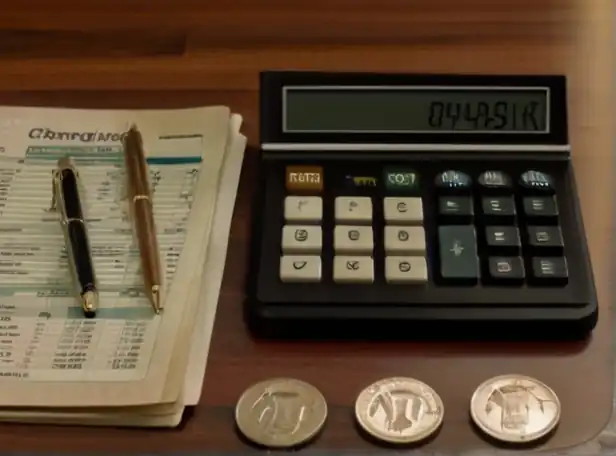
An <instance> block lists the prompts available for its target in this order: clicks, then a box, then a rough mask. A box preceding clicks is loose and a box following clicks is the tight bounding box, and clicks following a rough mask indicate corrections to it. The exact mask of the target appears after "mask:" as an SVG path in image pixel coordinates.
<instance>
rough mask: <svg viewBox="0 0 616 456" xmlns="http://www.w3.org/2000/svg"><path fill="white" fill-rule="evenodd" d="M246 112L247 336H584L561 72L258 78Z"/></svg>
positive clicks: (582, 268)
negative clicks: (253, 168) (249, 144)
mask: <svg viewBox="0 0 616 456" xmlns="http://www.w3.org/2000/svg"><path fill="white" fill-rule="evenodd" d="M260 109H261V111H260V116H261V120H260V134H261V138H260V139H261V144H260V154H261V159H260V172H259V175H260V179H259V188H258V192H257V193H256V195H255V198H256V200H255V205H254V207H255V211H254V213H255V215H254V221H253V232H252V261H251V265H250V276H249V280H248V283H249V285H248V293H247V299H246V302H245V312H244V313H245V317H246V318H245V319H246V322H247V324H248V327H249V328H250V329H251V331H252V332H253V333H254V334H255V335H257V336H260V337H266V338H302V339H305V338H308V339H321V338H328V339H330V338H335V339H338V338H340V339H342V338H355V339H362V340H378V339H391V338H393V339H424V338H436V339H449V338H454V339H478V340H479V339H501V338H505V339H510V338H513V339H521V340H552V339H573V340H575V339H584V338H586V337H587V336H588V335H589V334H590V333H591V331H592V330H593V328H594V326H595V324H596V322H597V318H598V309H597V298H596V292H595V288H594V282H593V276H592V270H591V265H590V261H589V255H588V251H587V245H586V237H585V234H584V227H583V223H582V217H581V211H580V207H579V202H578V197H577V191H576V186H575V181H574V172H573V167H572V163H571V147H570V145H569V140H568V130H567V92H566V79H565V77H564V76H558V75H532V76H530V75H529V76H524V75H510V76H507V75H438V74H423V75H420V74H377V73H328V72H302V71H269V72H264V73H262V74H261V77H260Z"/></svg>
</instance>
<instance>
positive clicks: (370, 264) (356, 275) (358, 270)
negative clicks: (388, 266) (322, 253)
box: [334, 256, 374, 283]
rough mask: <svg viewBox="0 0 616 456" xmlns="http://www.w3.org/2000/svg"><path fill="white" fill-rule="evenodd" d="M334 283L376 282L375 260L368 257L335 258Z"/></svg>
mask: <svg viewBox="0 0 616 456" xmlns="http://www.w3.org/2000/svg"><path fill="white" fill-rule="evenodd" d="M334 282H336V283H372V282H374V260H373V259H372V257H367V256H336V257H334Z"/></svg>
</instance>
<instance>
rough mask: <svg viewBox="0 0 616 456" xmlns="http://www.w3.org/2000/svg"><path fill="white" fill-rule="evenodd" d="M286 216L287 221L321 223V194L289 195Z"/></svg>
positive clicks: (285, 209)
mask: <svg viewBox="0 0 616 456" xmlns="http://www.w3.org/2000/svg"><path fill="white" fill-rule="evenodd" d="M284 218H285V220H286V221H287V223H294V222H295V223H319V222H320V221H321V219H322V218H323V200H322V199H321V197H319V196H287V197H286V198H285V199H284Z"/></svg>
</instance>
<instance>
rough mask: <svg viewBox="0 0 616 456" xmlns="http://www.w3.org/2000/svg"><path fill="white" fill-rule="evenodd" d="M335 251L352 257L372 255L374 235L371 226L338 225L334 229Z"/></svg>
mask: <svg viewBox="0 0 616 456" xmlns="http://www.w3.org/2000/svg"><path fill="white" fill-rule="evenodd" d="M334 250H335V251H336V253H346V254H350V255H361V254H367V255H371V254H372V250H374V235H373V233H372V227H371V226H348V225H338V226H336V228H335V229H334Z"/></svg>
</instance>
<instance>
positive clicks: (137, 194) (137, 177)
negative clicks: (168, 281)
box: [123, 125, 163, 314]
mask: <svg viewBox="0 0 616 456" xmlns="http://www.w3.org/2000/svg"><path fill="white" fill-rule="evenodd" d="M123 144H124V163H125V166H126V178H127V182H126V185H127V196H128V203H129V204H130V208H131V216H132V219H133V225H134V228H135V235H136V237H137V242H138V244H139V253H140V255H141V273H142V275H143V282H144V286H145V293H146V295H147V296H148V298H149V299H150V303H151V304H152V308H153V309H154V311H155V312H156V313H157V314H158V313H160V312H161V311H162V310H163V294H162V291H163V290H162V286H163V284H162V279H163V276H162V270H161V263H160V254H159V250H158V239H157V238H156V224H155V223H154V206H153V201H152V193H151V191H150V179H149V171H148V165H147V162H146V160H145V151H144V149H143V138H142V136H141V133H139V130H137V126H136V125H133V126H131V128H130V129H129V130H128V132H127V133H126V135H124V140H123Z"/></svg>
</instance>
